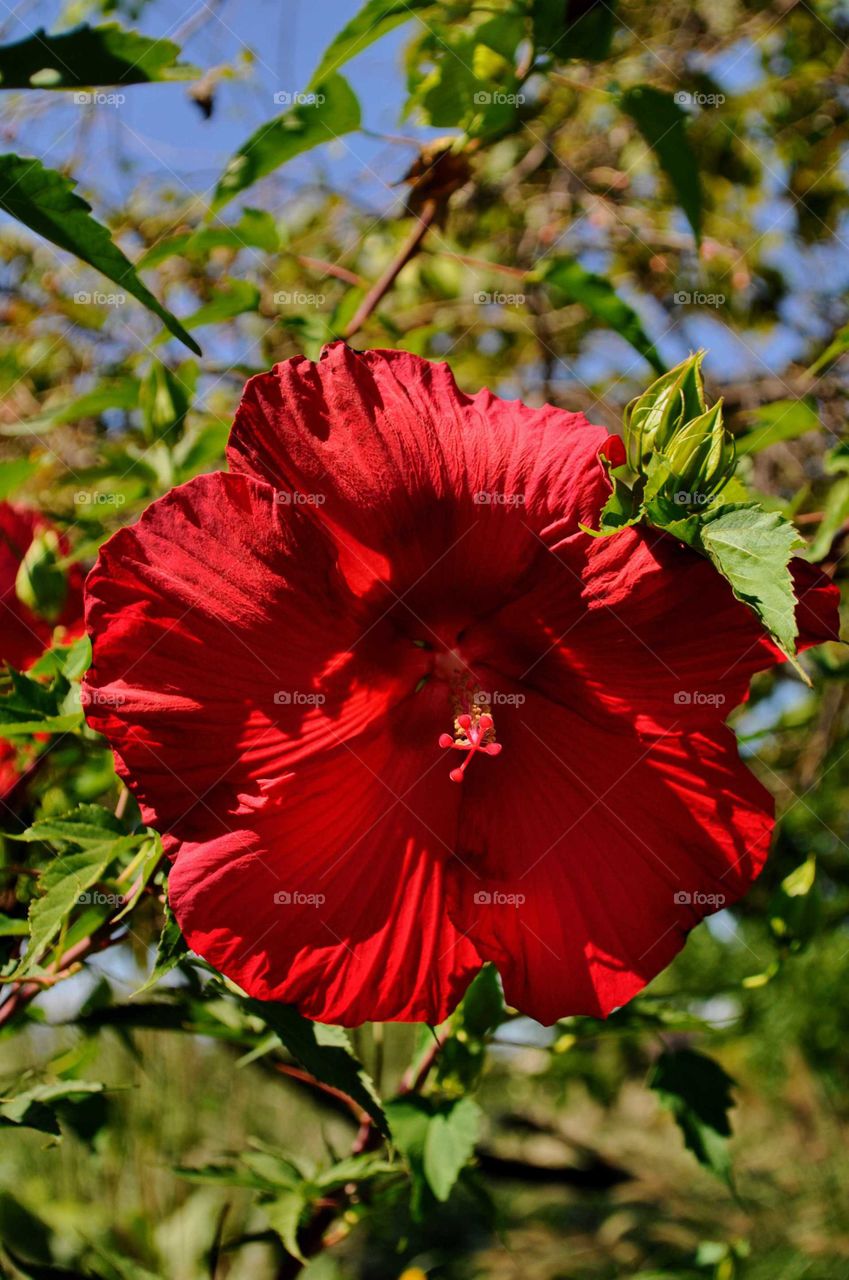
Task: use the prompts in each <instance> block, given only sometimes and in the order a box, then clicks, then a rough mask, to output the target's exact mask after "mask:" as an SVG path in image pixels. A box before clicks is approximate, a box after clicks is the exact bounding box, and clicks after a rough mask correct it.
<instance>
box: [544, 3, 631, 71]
mask: <svg viewBox="0 0 849 1280" xmlns="http://www.w3.org/2000/svg"><path fill="white" fill-rule="evenodd" d="M532 16H533V24H534V43H535V45H536V49H537V56H540V55H542V54H551V55H552V56H553V57H554V60H555V61H556V62H569V61H573V60H586V61H587V62H602V61H603V60H604V59H605V58H606V57H607V55H608V54H609V53H610V43H611V41H612V39H613V32H614V29H615V27H616V0H534V2H533V10H532Z"/></svg>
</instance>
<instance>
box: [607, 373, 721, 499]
mask: <svg viewBox="0 0 849 1280" xmlns="http://www.w3.org/2000/svg"><path fill="white" fill-rule="evenodd" d="M704 354H705V353H704V352H703V351H699V352H697V353H696V354H695V355H693V356H690V357H689V359H687V360H684V361H683V363H681V364H679V365H676V366H675V368H674V369H670V370H669V372H668V373H665V374H663V376H662V377H660V378H658V379H657V380H656V381H655V382H653V383H652V384H651V386H650V387H649V388H648V390H647V391H644V392H643V394H642V395H641V396H638V397H637V399H636V400H632V401H631V403H630V404H629V405H628V408H627V409H626V410H625V447H626V449H627V451H628V465H629V466H630V467H631V470H632V471H636V472H637V473H638V474H645V473H646V471H647V470H648V468H649V466H650V464H651V461H652V458H653V457H654V456H655V455H656V454H657V453H664V452H666V450H667V449H668V447H669V445H670V442H671V441H672V439H673V437H674V436H675V435H676V434H677V433H678V432H679V431H680V430H681V428H682V427H684V426H685V425H686V424H687V423H688V422H689V421H690V420H691V419H693V418H698V417H700V416H701V415H702V414H703V413H704V412H705V410H706V408H707V406H706V404H705V392H704V383H703V382H702V374H701V364H702V360H703V359H704Z"/></svg>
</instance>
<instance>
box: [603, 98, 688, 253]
mask: <svg viewBox="0 0 849 1280" xmlns="http://www.w3.org/2000/svg"><path fill="white" fill-rule="evenodd" d="M620 103H621V106H622V109H623V111H625V112H627V114H628V115H629V116H630V117H631V119H632V120H633V121H634V123H635V124H636V126H637V128H638V129H639V131H640V133H641V134H642V135H643V137H644V138H645V140H646V142H647V143H648V144H649V146H650V147H651V149H652V151H653V152H654V154H655V155H656V156H657V159H658V163H659V164H660V167H661V169H662V170H663V172H664V173H665V174H666V176H667V177H668V178H669V180H670V182H671V183H672V186H673V187H674V189H675V194H676V196H677V198H678V203H679V204H680V206H681V208H682V209H683V210H684V213H685V214H686V215H687V220H688V222H689V223H690V226H691V227H692V228H693V234H694V235H695V237H696V240H697V241H698V240H699V239H700V238H701V228H702V185H701V179H700V178H699V168H698V165H697V163H696V157H695V156H694V155H693V151H692V148H691V146H690V140H689V138H688V137H687V114H686V112H685V111H684V110H683V108H682V107H680V106H679V105H678V103H677V102H676V101H675V99H674V97H673V95H672V94H671V93H666V92H665V91H664V90H662V89H655V88H653V87H652V86H651V85H647V84H641V85H637V86H636V87H635V88H633V89H628V90H627V91H626V92H625V93H623V95H622V97H621V99H620Z"/></svg>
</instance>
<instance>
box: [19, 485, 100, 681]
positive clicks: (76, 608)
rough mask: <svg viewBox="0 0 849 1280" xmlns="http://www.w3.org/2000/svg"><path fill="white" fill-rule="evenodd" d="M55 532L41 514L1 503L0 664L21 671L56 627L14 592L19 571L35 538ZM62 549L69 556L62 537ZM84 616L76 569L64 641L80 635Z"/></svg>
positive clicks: (62, 622) (65, 616)
mask: <svg viewBox="0 0 849 1280" xmlns="http://www.w3.org/2000/svg"><path fill="white" fill-rule="evenodd" d="M52 528H53V526H52V525H51V523H50V521H49V520H45V519H44V517H43V516H42V515H41V514H40V513H39V512H38V511H35V510H33V509H32V508H30V507H19V506H16V505H14V504H13V503H11V502H0V662H8V663H9V665H10V666H12V667H15V668H16V669H17V670H19V671H20V670H23V669H25V668H26V667H28V666H30V665H31V664H32V663H33V662H35V660H36V659H37V658H40V657H41V654H42V653H43V652H44V650H45V649H46V648H47V646H48V645H49V644H50V641H51V639H52V637H53V624H52V623H49V622H46V621H45V620H44V618H39V617H37V616H36V615H35V614H34V613H32V611H31V610H30V609H28V608H27V607H26V605H23V604H21V602H20V600H19V599H18V596H17V592H16V590H15V581H16V578H17V576H18V569H19V568H20V565H21V561H22V560H23V558H24V556H25V555H26V553H27V551H28V550H29V548H30V544H31V543H32V540H33V538H34V537H35V535H36V534H37V533H40V532H41V531H42V530H45V529H52ZM59 545H60V548H61V549H62V551H63V552H64V553H65V554H67V552H68V544H67V541H66V539H65V538H63V537H60V539H59ZM82 612H83V601H82V574H81V572H80V569H79V567H78V566H76V565H74V566H72V568H71V569H70V570H69V572H68V594H67V598H66V600H65V607H64V609H63V611H62V615H61V617H60V618H59V620H58V623H57V625H58V626H60V627H62V628H64V631H65V637H64V638H66V639H71V638H73V637H74V636H76V635H79V634H80V632H81V630H82V627H81V623H82Z"/></svg>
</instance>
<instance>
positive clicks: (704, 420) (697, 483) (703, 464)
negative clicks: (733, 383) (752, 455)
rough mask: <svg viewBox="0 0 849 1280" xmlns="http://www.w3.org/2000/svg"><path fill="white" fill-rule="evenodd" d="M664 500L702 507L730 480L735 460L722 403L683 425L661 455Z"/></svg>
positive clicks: (719, 402) (732, 439) (732, 441)
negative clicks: (666, 472) (664, 475)
mask: <svg viewBox="0 0 849 1280" xmlns="http://www.w3.org/2000/svg"><path fill="white" fill-rule="evenodd" d="M664 458H665V461H666V462H667V464H668V466H669V479H668V481H667V482H666V484H665V485H664V489H665V491H666V494H667V496H669V497H672V499H673V501H674V502H676V503H677V504H678V505H679V506H686V507H692V508H698V507H700V506H705V505H707V503H708V502H709V501H710V499H711V498H712V497H713V496H714V494H715V493H717V492H718V491H719V490H720V489H721V488H722V486H723V485H724V484H725V482H726V481H727V480H728V479H729V478H730V476H731V474H732V472H733V470H734V463H735V460H736V450H735V446H734V438H733V436H731V435H729V433H728V432H727V431H726V430H725V427H724V426H723V422H722V401H721V400H718V401H717V402H716V404H715V405H714V406H713V408H712V409H708V410H707V412H705V413H702V414H700V415H699V417H697V418H692V419H691V420H690V421H689V422H687V423H685V424H684V425H683V426H682V427H681V428H680V429H679V430H678V431H677V432H676V434H675V436H674V437H673V438H672V440H671V442H670V444H669V446H668V447H667V449H666V451H665V455H664Z"/></svg>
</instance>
